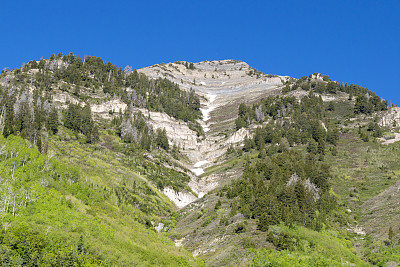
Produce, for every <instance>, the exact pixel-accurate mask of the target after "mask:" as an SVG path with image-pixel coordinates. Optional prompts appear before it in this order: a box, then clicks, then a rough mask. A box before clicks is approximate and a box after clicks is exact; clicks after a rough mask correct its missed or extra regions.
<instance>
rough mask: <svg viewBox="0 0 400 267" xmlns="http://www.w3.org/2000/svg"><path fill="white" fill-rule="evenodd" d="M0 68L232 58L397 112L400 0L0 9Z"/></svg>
mask: <svg viewBox="0 0 400 267" xmlns="http://www.w3.org/2000/svg"><path fill="white" fill-rule="evenodd" d="M0 23H1V30H0V31H1V34H0V36H1V37H0V69H3V68H4V67H9V68H17V67H20V66H21V63H22V62H28V61H29V60H32V59H36V60H39V59H40V58H42V57H43V58H48V57H49V56H50V55H51V54H52V53H54V54H57V53H58V52H63V53H69V52H73V53H75V54H78V55H79V56H83V55H93V56H98V57H102V58H103V59H104V60H106V61H111V62H112V63H113V64H117V65H119V66H122V67H125V66H126V65H131V66H133V67H134V68H141V67H145V66H149V65H153V64H157V63H161V62H173V61H178V60H187V61H192V62H198V61H202V60H218V59H237V60H243V61H245V62H247V63H248V64H249V65H251V66H252V67H255V68H257V69H259V70H261V71H263V72H265V73H271V74H279V75H290V76H293V77H296V78H300V77H301V76H304V75H308V74H310V73H314V72H321V73H324V74H328V75H329V76H330V77H331V78H332V79H333V80H337V81H340V82H348V83H355V84H359V85H361V86H364V87H368V88H369V89H371V90H373V91H375V92H377V94H378V95H380V96H381V97H383V98H384V99H388V100H391V101H393V102H394V103H395V104H398V105H400V93H399V91H400V86H399V82H398V80H399V78H400V52H399V50H400V1H397V0H391V1H384V0H382V1H370V0H364V1H342V0H335V1H333V0H332V1H256V0H255V1H234V0H231V1H222V0H220V1H208V0H207V1H205V0H204V1H175V0H170V1H101V0H98V1H75V0H71V1H2V3H1V7H0Z"/></svg>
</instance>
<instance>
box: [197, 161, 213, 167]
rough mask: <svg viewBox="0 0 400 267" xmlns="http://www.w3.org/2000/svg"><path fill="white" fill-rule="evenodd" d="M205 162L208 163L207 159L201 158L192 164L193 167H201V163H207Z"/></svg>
mask: <svg viewBox="0 0 400 267" xmlns="http://www.w3.org/2000/svg"><path fill="white" fill-rule="evenodd" d="M207 163H210V162H209V161H208V160H202V161H199V162H196V163H195V164H194V167H195V168H199V167H201V166H203V165H205V164H207Z"/></svg>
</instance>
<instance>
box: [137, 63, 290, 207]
mask: <svg viewBox="0 0 400 267" xmlns="http://www.w3.org/2000/svg"><path fill="white" fill-rule="evenodd" d="M187 66H189V63H187V62H175V63H169V64H158V65H154V66H151V67H146V68H143V69H140V70H138V72H139V73H144V74H146V75H147V76H149V77H151V78H155V79H157V78H166V79H169V80H171V81H172V82H175V83H177V84H178V85H179V86H180V88H181V89H184V90H191V89H193V90H194V91H195V92H196V93H197V94H198V95H200V97H201V109H200V110H201V112H202V115H203V119H202V120H201V121H199V123H200V125H201V126H202V127H203V130H204V132H205V135H204V137H203V136H202V137H198V136H197V135H196V133H195V132H194V131H192V130H190V129H189V127H188V126H187V125H186V124H185V123H183V122H179V121H177V120H175V119H174V118H171V117H169V116H168V115H166V114H163V113H159V112H148V111H146V110H142V112H143V114H145V115H146V116H148V115H149V116H150V123H151V124H152V126H153V127H154V128H155V129H157V128H165V129H166V132H167V135H168V139H169V141H170V144H176V145H178V146H179V147H180V149H181V152H182V153H184V154H185V155H187V156H188V158H189V160H190V163H189V166H186V167H188V168H189V169H191V170H192V173H193V175H192V180H191V181H190V183H189V186H190V188H191V189H192V191H193V192H196V193H197V194H198V196H199V197H202V196H203V195H204V194H206V193H207V192H209V191H211V190H213V189H215V188H216V187H217V186H218V185H219V184H220V182H221V181H220V180H219V179H220V177H218V176H215V175H205V174H204V172H205V168H206V167H210V166H212V165H214V164H216V163H221V160H223V159H222V157H221V156H223V155H224V154H225V152H226V150H227V148H228V147H230V146H231V145H241V143H242V142H243V140H244V139H245V137H246V136H248V137H251V136H252V133H251V132H250V131H249V130H247V129H240V130H238V131H236V130H235V125H234V120H235V118H236V117H237V111H238V106H239V104H240V103H243V102H245V103H247V104H249V103H252V102H255V101H258V100H259V99H260V98H262V97H267V96H269V95H276V94H278V93H280V91H281V88H282V86H283V83H284V82H285V81H287V80H288V79H289V77H287V76H277V75H266V74H264V73H261V72H259V71H257V70H255V69H253V68H251V67H250V66H249V65H248V64H247V63H245V62H240V61H236V60H220V61H204V62H199V63H194V64H193V67H192V68H188V67H187ZM203 174H204V175H203ZM164 193H166V192H164ZM176 194H178V195H179V194H183V193H180V192H175V194H172V193H171V192H169V191H168V194H166V195H167V196H168V197H169V198H170V199H171V200H172V201H174V202H175V203H178V202H177V201H176ZM195 199H196V198H194V199H193V198H188V201H189V200H192V201H193V200H195ZM179 203H180V204H179V205H183V204H182V203H185V204H189V203H190V201H189V202H185V201H180V202H179Z"/></svg>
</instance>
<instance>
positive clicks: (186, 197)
mask: <svg viewBox="0 0 400 267" xmlns="http://www.w3.org/2000/svg"><path fill="white" fill-rule="evenodd" d="M163 193H164V195H166V196H167V197H168V198H169V199H170V200H171V201H172V202H174V203H175V205H176V206H177V207H178V208H183V207H185V206H186V205H188V204H190V203H192V202H193V201H195V200H196V199H197V198H196V197H195V196H194V195H192V194H191V193H183V192H176V191H175V190H174V189H172V188H171V187H165V188H164V190H163Z"/></svg>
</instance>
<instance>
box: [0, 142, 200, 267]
mask: <svg viewBox="0 0 400 267" xmlns="http://www.w3.org/2000/svg"><path fill="white" fill-rule="evenodd" d="M0 145H1V147H2V153H1V155H0V158H1V160H0V174H1V176H2V178H3V182H2V184H1V186H0V190H1V198H2V201H1V205H2V207H1V208H0V213H1V218H2V224H3V228H2V230H1V231H0V241H1V243H0V260H1V262H2V264H4V265H7V264H9V265H11V266H19V265H26V264H28V263H29V264H31V265H36V266H75V265H79V266H90V265H94V266H103V265H104V266H115V265H117V266H121V265H129V266H132V265H138V264H145V265H146V264H147V265H174V266H178V265H190V264H196V263H195V262H194V260H193V259H192V258H191V256H190V255H189V253H186V252H184V251H182V250H177V249H175V246H174V244H173V242H172V241H170V240H169V239H167V238H166V237H164V236H162V235H161V234H157V233H155V232H154V231H153V230H151V229H146V226H145V222H144V221H143V222H140V220H139V218H141V219H142V220H143V219H145V218H146V217H147V218H149V216H152V215H151V214H152V212H153V213H154V212H155V210H154V209H153V208H151V207H149V208H148V209H143V207H135V206H134V205H130V204H129V201H123V199H125V200H126V199H128V198H129V199H131V198H132V196H133V194H132V193H131V192H125V193H124V194H122V192H121V193H120V192H118V191H117V190H116V189H117V188H118V186H117V184H114V185H113V184H109V185H108V186H107V187H104V188H103V187H99V185H100V184H99V183H98V182H97V183H95V184H93V181H94V179H93V178H94V176H93V174H91V173H90V172H88V169H87V168H86V169H85V168H83V169H82V168H81V167H76V166H77V164H73V163H72V162H71V161H70V162H69V163H68V165H67V164H63V163H61V162H60V161H58V160H56V159H55V158H54V157H51V158H50V157H47V156H46V155H40V153H39V152H38V151H37V150H36V149H34V148H28V144H27V143H26V142H25V141H24V140H23V139H21V138H20V137H15V136H12V135H11V136H9V137H8V138H7V139H5V138H3V137H0ZM70 152H71V151H70ZM76 156H78V155H76ZM70 160H72V158H70ZM86 160H87V158H86ZM80 161H82V159H81V160H80ZM98 167H100V166H98ZM96 171H97V172H98V171H99V169H97V170H96ZM104 174H106V173H104ZM83 177H84V178H83ZM105 178H106V179H108V178H109V177H105ZM110 186H112V187H113V190H111V191H110V190H109V189H107V188H109V187H110ZM142 186H143V185H142ZM124 188H130V187H129V186H128V185H125V186H124ZM137 188H138V189H139V188H140V187H137ZM142 188H143V187H142ZM149 191H152V189H151V187H150V186H149V185H147V192H149ZM145 192H146V191H142V193H141V196H140V198H145V197H149V198H148V199H146V202H147V203H148V205H150V206H151V205H154V206H158V207H162V203H163V202H164V200H163V198H160V196H158V194H157V193H156V190H154V191H153V192H154V195H153V197H151V194H149V193H145ZM139 195H140V193H139V194H138V197H139ZM118 196H119V197H118ZM117 199H118V200H117ZM156 199H158V201H159V203H154V201H155V200H156ZM115 200H117V201H115ZM140 203H141V202H140V200H139V199H137V202H136V204H139V205H140ZM143 203H145V202H143ZM152 203H154V204H152ZM160 204H161V205H160ZM138 208H140V209H142V211H140V210H138ZM135 214H137V215H135ZM139 214H140V215H139ZM164 214H165V211H164ZM138 215H139V216H138ZM153 216H154V215H153ZM150 218H151V217H150ZM153 218H154V217H153ZM155 248H157V249H155Z"/></svg>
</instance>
